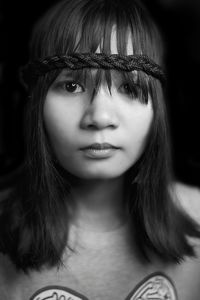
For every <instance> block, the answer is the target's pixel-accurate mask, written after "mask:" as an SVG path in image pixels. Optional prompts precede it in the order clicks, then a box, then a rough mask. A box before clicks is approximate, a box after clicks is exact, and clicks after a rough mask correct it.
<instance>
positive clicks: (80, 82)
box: [29, 0, 164, 178]
mask: <svg viewBox="0 0 200 300" xmlns="http://www.w3.org/2000/svg"><path fill="white" fill-rule="evenodd" d="M30 46H31V47H30V48H31V58H32V59H41V58H45V57H49V56H53V55H64V54H71V53H74V52H78V53H85V52H88V53H105V54H122V55H132V54H136V55H140V54H143V55H147V56H148V57H149V58H150V59H152V60H154V61H155V62H156V63H158V64H161V62H162V51H161V43H160V38H159V34H158V31H157V29H156V26H155V25H154V23H153V22H152V20H151V19H150V18H149V16H148V13H147V12H146V10H145V9H144V8H143V7H141V5H140V4H139V3H138V1H112V0H110V1H103V0H96V1H94V0H92V1H91V0H82V1H78V0H77V1H74V0H73V1H70V0H68V1H62V2H60V3H59V4H57V5H56V6H55V7H53V8H52V9H51V10H50V11H49V12H48V13H47V14H46V15H45V16H44V17H43V18H42V19H41V20H40V21H39V22H38V23H37V25H36V27H35V29H34V32H33V38H32V41H31V45H30ZM66 83H67V89H68V91H66ZM69 84H76V86H74V88H75V87H76V88H75V89H74V90H73V91H72V90H70V92H69ZM71 88H72V86H71ZM31 93H32V104H33V106H32V108H34V111H32V110H30V111H32V116H30V118H29V120H30V122H31V118H33V116H34V113H35V118H34V120H33V121H35V122H37V124H35V125H36V126H33V127H32V128H33V134H32V135H31V136H35V138H36V139H37V141H38V152H40V154H39V153H38V155H39V156H40V158H42V159H43V162H46V164H48V165H49V162H47V157H49V159H50V157H51V156H52V151H51V148H52V149H53V152H54V154H53V155H55V156H56V158H57V160H58V161H59V163H60V164H61V166H62V167H64V169H66V170H67V171H69V172H70V173H72V174H73V175H77V176H80V177H82V176H83V177H84V178H94V177H95V176H98V174H99V176H100V177H104V176H105V177H108V178H109V176H110V177H114V176H120V175H122V174H123V173H125V172H126V171H127V170H128V169H129V168H130V167H131V166H132V165H134V164H135V162H136V161H137V160H138V159H139V158H140V156H141V155H142V153H143V151H144V149H145V147H146V145H147V143H148V140H149V139H151V135H152V131H153V128H154V127H158V124H157V125H156V123H158V119H160V120H161V119H162V121H163V122H164V119H163V117H164V115H163V108H164V103H163V99H162V89H161V85H160V82H159V81H158V80H157V79H155V78H153V77H151V76H148V75H147V74H145V73H144V72H142V71H133V72H118V71H116V70H98V71H97V70H95V69H93V70H92V69H83V70H78V71H69V70H66V69H64V70H54V71H50V72H49V73H47V74H45V75H44V76H42V77H41V78H39V79H38V80H37V81H36V83H35V85H33V87H32V89H31ZM161 115H162V116H161ZM43 118H44V126H43ZM38 125H39V127H37V126H38ZM37 128H38V129H39V131H38V133H39V134H38V133H36V130H37ZM44 128H45V129H44ZM150 132H151V134H150ZM154 132H155V130H154ZM34 133H35V135H34ZM93 143H110V144H112V145H114V146H116V147H119V148H120V149H117V150H115V151H113V152H114V153H113V152H112V153H111V155H110V154H109V155H108V157H107V156H106V155H105V156H104V155H103V157H100V159H97V157H95V158H94V157H92V158H93V159H92V158H91V157H90V158H88V155H87V153H86V156H85V152H83V151H80V148H82V147H85V146H88V145H90V144H93ZM29 144H30V143H29ZM31 144H32V143H31ZM49 144H50V147H49ZM105 157H106V158H105ZM91 165H93V166H91ZM44 168H47V165H46V166H45V167H44ZM91 168H93V169H91ZM43 171H44V170H43ZM87 171H88V173H87ZM40 173H41V172H40ZM42 174H43V172H42Z"/></svg>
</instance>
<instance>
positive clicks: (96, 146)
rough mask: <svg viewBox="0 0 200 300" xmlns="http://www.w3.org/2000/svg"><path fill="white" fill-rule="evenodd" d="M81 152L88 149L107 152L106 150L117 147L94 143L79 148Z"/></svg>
mask: <svg viewBox="0 0 200 300" xmlns="http://www.w3.org/2000/svg"><path fill="white" fill-rule="evenodd" d="M80 149H81V150H89V149H92V150H107V149H119V147H116V146H114V145H111V144H108V143H102V144H100V143H94V144H91V145H89V146H86V147H83V148H80Z"/></svg>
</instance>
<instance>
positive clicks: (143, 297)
mask: <svg viewBox="0 0 200 300" xmlns="http://www.w3.org/2000/svg"><path fill="white" fill-rule="evenodd" d="M30 300H94V299H88V298H87V297H85V296H84V295H82V294H80V293H78V292H76V291H75V290H72V289H70V288H68V287H62V286H46V287H44V288H42V289H40V290H38V291H37V292H36V293H35V294H34V295H33V296H32V297H31V298H30ZM105 300H107V299H105ZM122 300H123V299H122ZM125 300H178V297H177V293H176V290H175V287H174V285H173V283H172V281H171V279H170V278H169V277H167V276H166V275H165V274H163V273H153V274H151V275H149V276H147V277H145V278H144V279H143V280H142V281H141V282H140V283H139V284H138V285H137V286H136V287H135V288H134V289H133V290H132V291H131V292H130V293H129V295H128V296H127V297H126V298H125Z"/></svg>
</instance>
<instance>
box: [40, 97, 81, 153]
mask: <svg viewBox="0 0 200 300" xmlns="http://www.w3.org/2000/svg"><path fill="white" fill-rule="evenodd" d="M43 115H44V125H45V128H46V131H47V134H48V136H49V139H50V142H51V144H52V146H53V148H54V149H55V150H56V148H59V147H60V150H62V147H64V146H65V147H66V145H70V141H72V140H73V132H74V131H73V129H74V127H75V122H76V118H75V116H76V114H75V113H74V111H71V110H70V108H69V107H67V108H66V105H62V103H59V101H51V98H50V99H49V98H47V99H46V101H45V103H44V109H43Z"/></svg>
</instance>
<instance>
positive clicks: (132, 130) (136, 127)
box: [127, 105, 153, 157]
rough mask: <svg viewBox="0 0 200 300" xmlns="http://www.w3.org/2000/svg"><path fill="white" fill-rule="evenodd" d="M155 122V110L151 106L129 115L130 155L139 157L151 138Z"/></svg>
mask: <svg viewBox="0 0 200 300" xmlns="http://www.w3.org/2000/svg"><path fill="white" fill-rule="evenodd" d="M152 122H153V109H152V107H151V105H149V106H147V107H143V108H141V109H140V110H138V111H137V112H136V111H134V112H133V113H132V115H131V114H130V115H129V119H128V120H127V124H128V125H127V127H128V130H127V132H129V146H130V147H129V149H130V155H131V156H132V155H134V156H137V157H139V156H140V155H141V154H142V152H143V150H144V148H145V146H146V142H147V139H148V136H149V132H150V129H151V126H152Z"/></svg>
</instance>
